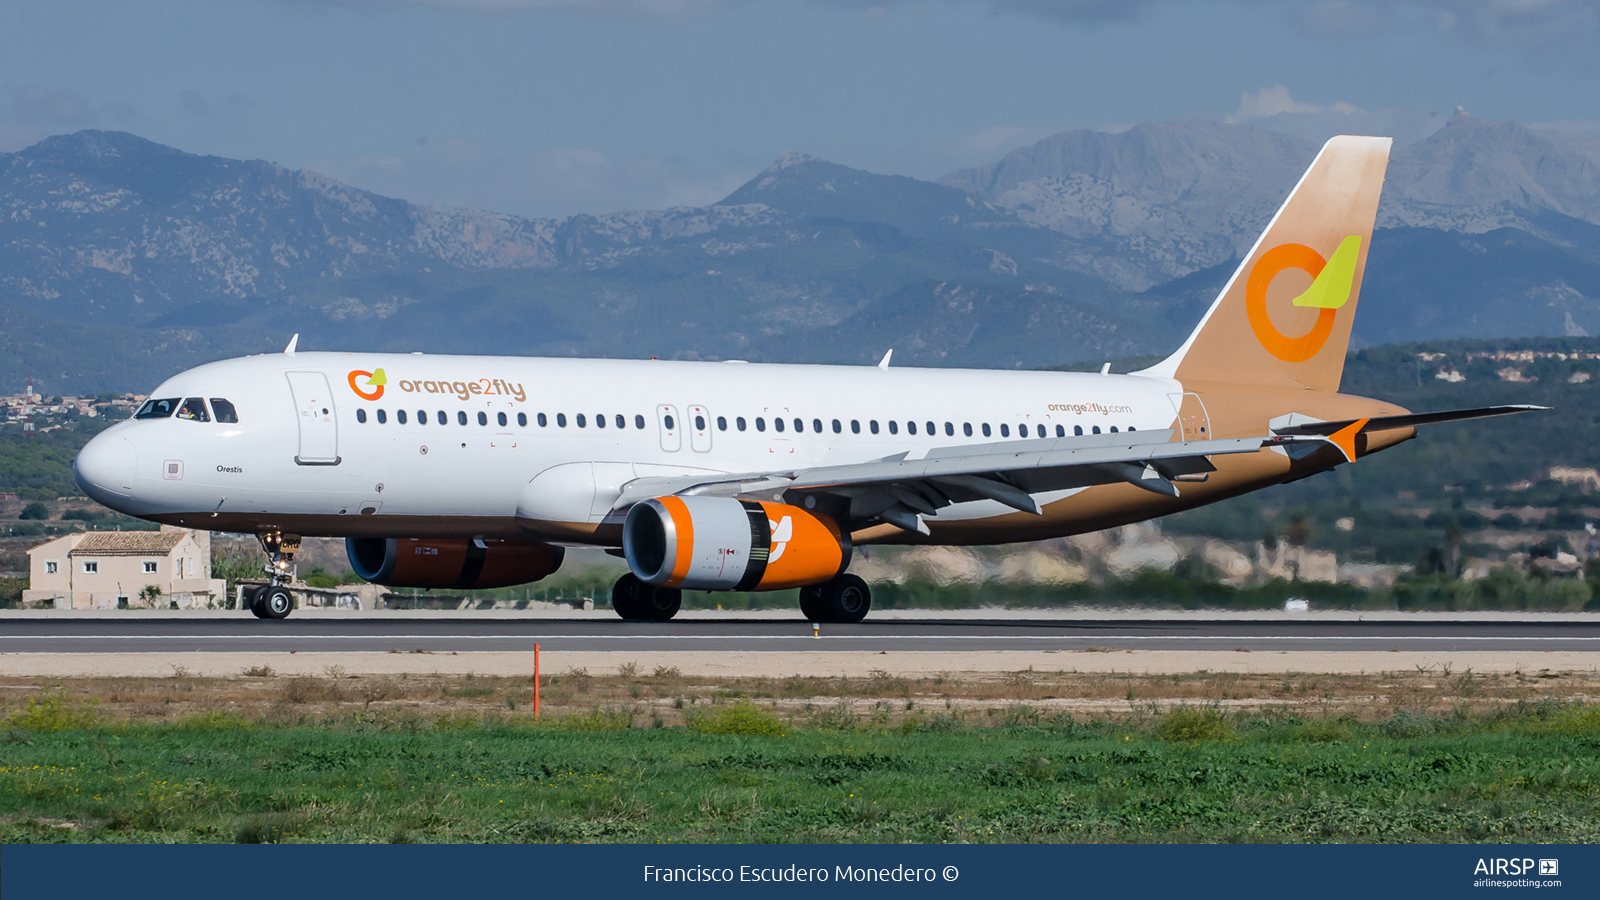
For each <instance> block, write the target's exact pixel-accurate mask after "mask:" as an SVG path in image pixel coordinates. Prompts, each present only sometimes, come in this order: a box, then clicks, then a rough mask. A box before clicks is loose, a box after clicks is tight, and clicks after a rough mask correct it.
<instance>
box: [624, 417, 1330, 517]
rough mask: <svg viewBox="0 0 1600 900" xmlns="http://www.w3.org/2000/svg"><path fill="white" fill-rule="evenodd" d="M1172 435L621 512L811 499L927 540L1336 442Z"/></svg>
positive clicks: (1172, 488)
mask: <svg viewBox="0 0 1600 900" xmlns="http://www.w3.org/2000/svg"><path fill="white" fill-rule="evenodd" d="M1172 436H1173V432H1172V431H1171V430H1170V429H1169V430H1161V431H1137V432H1125V433H1120V434H1098V435H1083V436H1074V437H1066V438H1055V439H1050V438H1044V439H1038V440H1016V441H1001V442H997V443H990V444H966V445H961V446H955V447H936V448H933V449H931V450H929V451H928V453H927V454H926V455H924V456H921V457H918V458H915V459H913V458H910V456H909V454H899V455H897V456H893V457H888V458H885V459H879V460H873V461H870V462H863V463H850V464H846V465H838V466H817V467H813V468H801V469H794V470H789V471H782V472H756V473H750V474H746V475H714V476H710V477H705V476H700V477H696V476H683V477H676V476H674V477H664V478H656V477H651V478H639V479H635V480H633V481H630V482H628V483H627V484H626V485H624V486H623V490H622V493H621V495H620V496H619V497H618V498H617V501H616V502H615V503H614V504H613V505H612V508H613V509H624V508H626V507H628V506H631V505H633V504H634V503H638V502H640V501H642V500H647V499H649V498H651V497H658V496H662V495H664V494H690V495H695V494H699V495H710V496H732V497H738V496H747V497H750V498H752V499H754V498H759V499H763V500H773V499H782V500H788V501H789V502H795V501H797V500H801V499H802V498H809V500H810V501H812V502H819V503H821V504H822V507H821V508H823V509H825V510H826V511H828V512H830V513H831V514H834V515H837V516H839V517H841V518H845V519H850V520H857V521H865V520H873V519H879V520H882V521H885V522H889V523H891V524H893V525H896V526H899V527H901V528H904V529H906V530H908V531H920V532H922V533H927V531H928V528H927V526H926V525H924V524H923V523H922V520H921V516H924V515H928V516H931V515H936V514H937V513H938V511H939V510H940V509H942V508H944V507H946V506H949V505H950V504H952V503H962V502H967V501H973V500H993V501H996V502H998V503H1001V504H1003V505H1005V506H1009V507H1011V508H1012V509H1015V510H1019V511H1021V512H1028V513H1034V514H1036V515H1037V514H1039V513H1040V509H1039V505H1038V503H1037V502H1036V501H1035V500H1034V499H1033V497H1032V496H1031V495H1032V494H1039V493H1044V492H1047V491H1059V490H1066V489H1070V488H1080V487H1090V486H1093V485H1098V484H1114V483H1118V482H1125V483H1128V484H1132V485H1135V486H1137V487H1140V488H1143V489H1145V490H1148V491H1152V492H1154V493H1157V494H1163V495H1166V496H1169V497H1176V496H1178V486H1177V484H1175V483H1174V482H1179V481H1184V480H1203V479H1204V478H1205V477H1206V476H1207V475H1208V474H1209V473H1211V472H1213V471H1216V467H1215V466H1213V465H1212V464H1211V461H1210V459H1209V458H1208V457H1211V456H1217V455H1225V454H1234V453H1255V452H1257V451H1259V450H1261V449H1262V448H1263V447H1270V446H1283V445H1310V446H1295V447H1294V448H1293V449H1294V450H1295V451H1297V452H1296V454H1295V455H1297V456H1298V455H1300V454H1299V452H1298V451H1301V450H1308V451H1309V450H1311V449H1314V448H1315V447H1317V446H1322V445H1325V444H1327V443H1329V439H1328V438H1327V437H1325V436H1322V435H1304V436H1301V435H1292V436H1268V437H1252V438H1229V439H1224V440H1205V441H1173V440H1172ZM1286 449H1288V448H1287V447H1286Z"/></svg>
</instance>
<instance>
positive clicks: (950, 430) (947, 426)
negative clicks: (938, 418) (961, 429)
mask: <svg viewBox="0 0 1600 900" xmlns="http://www.w3.org/2000/svg"><path fill="white" fill-rule="evenodd" d="M944 433H945V436H946V437H955V436H956V426H954V425H952V424H951V423H949V422H946V423H944Z"/></svg>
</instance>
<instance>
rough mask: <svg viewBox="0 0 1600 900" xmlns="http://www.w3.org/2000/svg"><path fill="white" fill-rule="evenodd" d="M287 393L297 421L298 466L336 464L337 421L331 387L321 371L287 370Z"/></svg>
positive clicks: (337, 444) (337, 447)
mask: <svg viewBox="0 0 1600 900" xmlns="http://www.w3.org/2000/svg"><path fill="white" fill-rule="evenodd" d="M288 376H289V393H291V394H292V395H293V396H294V410H295V416H296V418H297V419H298V420H299V423H300V452H299V453H296V454H295V457H294V461H295V462H296V463H299V464H300V465H302V466H337V465H338V464H339V424H338V422H337V421H335V419H334V405H333V391H331V390H329V389H328V379H327V377H326V376H324V375H323V374H322V373H321V372H289V373H288Z"/></svg>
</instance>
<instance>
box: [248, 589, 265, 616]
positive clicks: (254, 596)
mask: <svg viewBox="0 0 1600 900" xmlns="http://www.w3.org/2000/svg"><path fill="white" fill-rule="evenodd" d="M268 587H269V585H261V586H259V587H253V588H250V589H249V590H247V591H245V592H244V603H245V608H246V609H248V610H250V613H251V614H252V615H254V616H255V617H256V618H258V619H265V618H266V617H267V614H266V613H264V612H262V610H261V595H262V594H264V593H266V592H267V588H268Z"/></svg>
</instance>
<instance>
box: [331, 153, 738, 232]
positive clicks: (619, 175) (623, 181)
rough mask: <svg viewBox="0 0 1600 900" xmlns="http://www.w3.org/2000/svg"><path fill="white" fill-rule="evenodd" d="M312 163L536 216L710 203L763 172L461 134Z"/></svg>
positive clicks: (440, 197) (390, 190)
mask: <svg viewBox="0 0 1600 900" xmlns="http://www.w3.org/2000/svg"><path fill="white" fill-rule="evenodd" d="M408 143H409V142H408ZM306 168H308V169H312V170H314V171H317V172H320V173H322V174H324V175H327V176H329V177H331V178H335V179H338V180H339V181H343V182H345V183H347V184H350V185H353V186H355V187H359V188H362V189H364V190H369V191H373V192H375V193H379V194H383V195H385V196H389V197H400V198H404V199H406V200H410V201H412V202H416V203H433V204H439V205H444V206H467V207H474V208H477V209H486V210H491V211H494V212H507V213H515V214H517V215H522V216H529V217H555V216H566V215H574V214H579V213H597V212H616V211H621V210H628V209H664V208H667V207H673V206H704V205H707V204H710V203H715V202H716V201H718V200H721V199H722V198H723V197H726V196H727V195H728V194H730V193H732V192H733V191H734V189H736V188H737V187H739V185H741V184H743V183H744V182H745V181H747V180H749V179H750V178H751V177H754V175H755V174H756V172H757V171H758V169H755V168H752V169H750V170H748V171H745V170H740V171H726V172H711V173H707V172H700V171H696V170H694V169H692V168H690V167H689V166H688V165H687V164H685V163H683V162H682V161H679V160H673V159H665V158H638V159H624V160H618V159H612V158H611V157H609V156H607V155H605V154H604V153H601V152H600V151H598V150H593V149H588V148H562V149H554V150H544V151H535V152H510V151H502V150H494V149H491V148H488V147H485V146H483V145H482V144H478V143H475V142H473V141H467V140H459V139H450V140H429V141H427V142H426V143H425V144H420V145H409V146H406V147H405V148H404V149H403V151H402V152H401V153H400V154H399V155H395V156H361V157H354V158H350V159H345V160H331V159H319V160H313V161H311V162H308V163H307V164H306Z"/></svg>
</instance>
